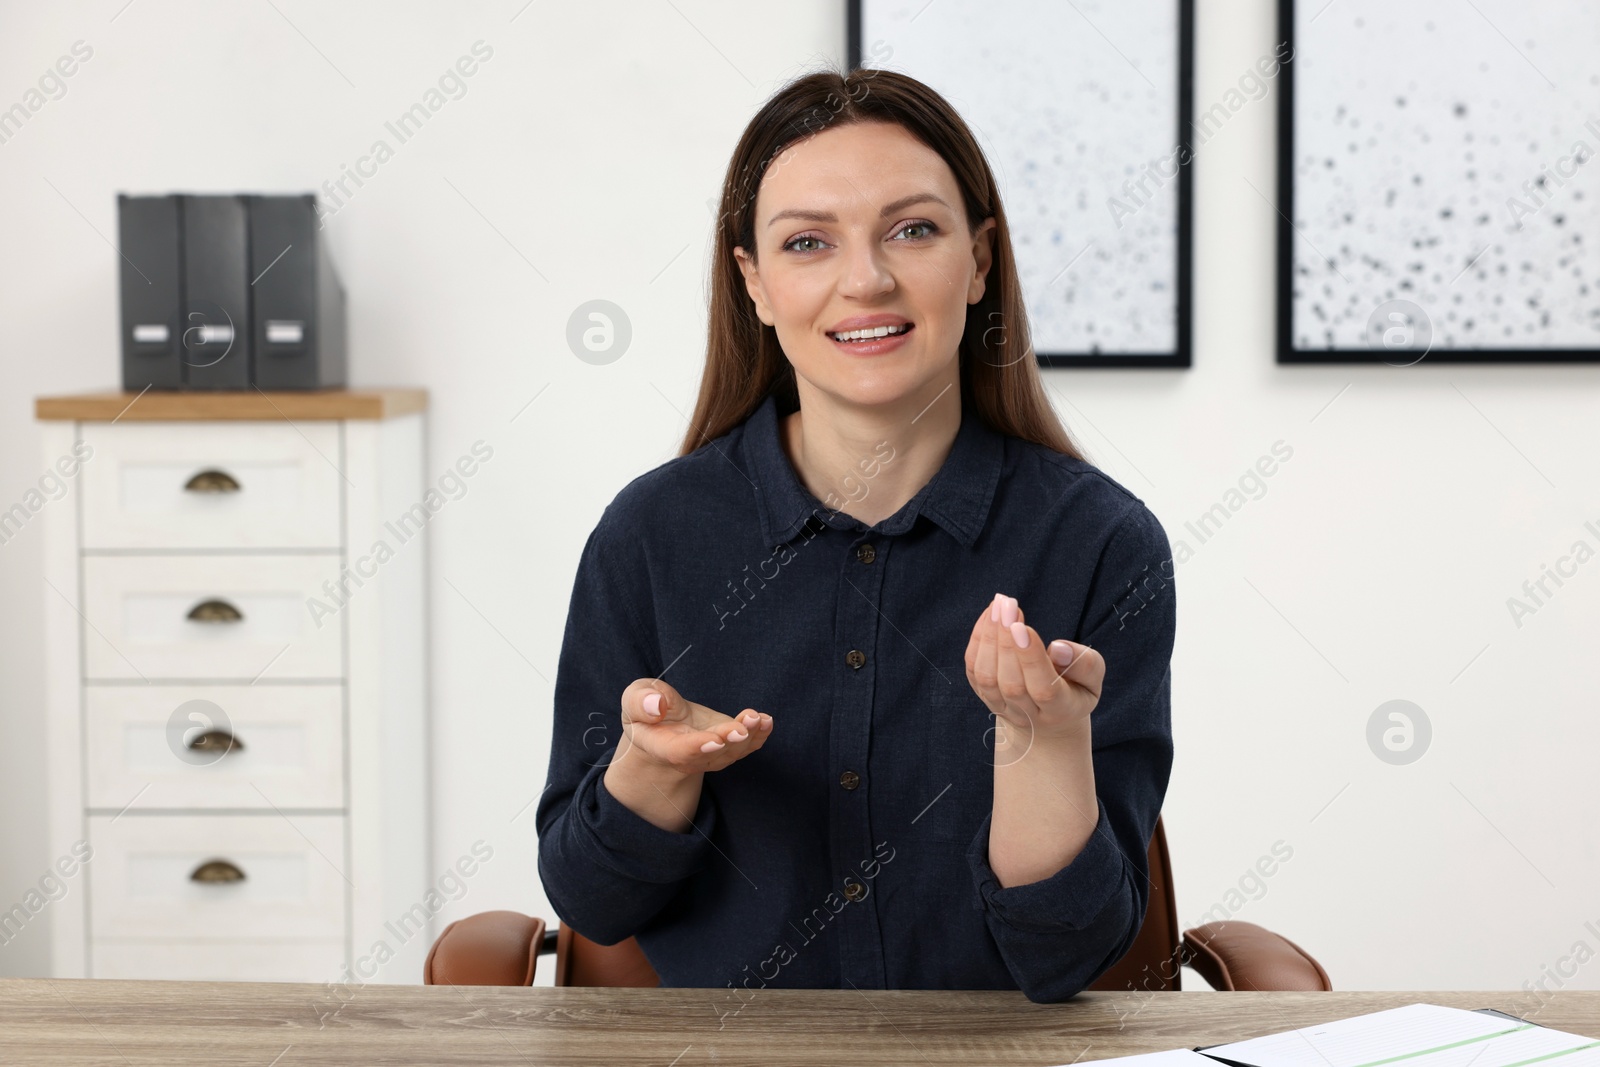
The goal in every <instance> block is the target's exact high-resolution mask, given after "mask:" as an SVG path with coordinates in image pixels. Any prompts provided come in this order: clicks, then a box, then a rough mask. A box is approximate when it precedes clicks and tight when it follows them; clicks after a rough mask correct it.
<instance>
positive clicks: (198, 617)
mask: <svg viewBox="0 0 1600 1067" xmlns="http://www.w3.org/2000/svg"><path fill="white" fill-rule="evenodd" d="M189 618H191V619H193V620H194V621H195V622H239V621H241V620H242V619H243V618H244V613H243V612H241V611H240V610H239V609H238V608H236V607H234V606H233V605H232V604H230V603H228V602H227V601H226V600H202V601H201V602H200V603H198V604H196V605H195V606H194V607H192V608H190V609H189Z"/></svg>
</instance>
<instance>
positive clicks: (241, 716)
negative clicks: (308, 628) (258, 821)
mask: <svg viewBox="0 0 1600 1067" xmlns="http://www.w3.org/2000/svg"><path fill="white" fill-rule="evenodd" d="M343 696H344V691H343V689H342V688H341V687H340V686H337V685H264V684H263V685H254V686H251V685H227V686H164V685H157V686H145V685H135V686H120V685H112V686H88V687H86V689H85V694H84V699H85V712H86V715H87V725H88V730H87V738H86V743H87V747H88V754H89V765H88V772H89V773H88V802H89V806H90V807H91V808H106V809H111V810H112V811H121V810H122V808H123V807H124V806H125V805H127V804H128V803H129V802H130V801H132V800H133V799H134V797H138V802H137V803H136V804H135V805H134V808H133V809H132V812H131V813H137V812H139V811H143V810H146V809H149V808H265V809H267V810H269V811H270V810H271V809H272V808H273V807H278V808H342V807H343V806H344V776H343V767H344V760H343V756H344V748H343V745H344V732H343V723H344V708H343ZM230 739H231V740H230ZM120 823H121V820H119V821H118V824H119V825H120Z"/></svg>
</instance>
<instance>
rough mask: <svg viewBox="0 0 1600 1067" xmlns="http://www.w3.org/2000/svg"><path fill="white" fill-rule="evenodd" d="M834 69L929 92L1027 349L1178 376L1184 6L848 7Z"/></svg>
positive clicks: (1186, 328) (886, 0) (1186, 251)
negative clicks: (907, 82)
mask: <svg viewBox="0 0 1600 1067" xmlns="http://www.w3.org/2000/svg"><path fill="white" fill-rule="evenodd" d="M848 18H849V24H848V33H849V61H850V65H851V67H852V68H855V67H861V66H867V67H879V68H887V69H892V70H897V71H900V72H902V73H905V74H909V75H911V76H912V77H914V78H917V79H918V80H920V81H923V82H926V83H928V84H929V85H931V86H932V87H933V88H935V89H937V90H938V91H939V92H940V93H941V94H942V95H943V96H944V97H945V98H946V99H948V100H949V101H950V103H951V104H952V105H953V106H954V107H955V109H956V110H957V111H958V112H959V113H960V114H961V116H962V117H963V118H964V119H965V120H966V121H967V124H968V125H969V126H971V127H972V130H973V133H974V134H975V135H976V136H977V137H978V140H979V143H980V144H981V145H982V147H983V150H984V153H985V155H987V157H988V159H989V165H990V166H991V167H992V168H993V169H994V172H995V180H996V181H997V183H998V184H999V186H1000V195H1001V198H1002V202H1003V203H1004V204H1005V208H1006V216H1007V219H1008V221H1009V222H1010V227H1011V239H1012V245H1013V247H1014V249H1015V253H1016V259H1017V270H1018V274H1019V276H1020V281H1021V285H1022V290H1023V296H1024V299H1025V301H1026V303H1027V307H1028V320H1029V325H1030V328H1031V332H1032V335H1033V347H1034V353H1035V355H1036V357H1037V359H1038V361H1039V363H1040V364H1042V365H1044V366H1052V367H1187V366H1190V365H1191V356H1190V353H1191V344H1190V322H1189V319H1190V288H1191V286H1190V240H1191V229H1192V227H1191V216H1192V205H1193V193H1192V189H1191V180H1190V171H1191V167H1190V166H1189V162H1190V158H1191V155H1192V149H1191V147H1190V143H1189V137H1190V108H1191V95H1192V89H1191V83H1192V78H1193V68H1194V5H1193V0H1073V2H1072V3H1061V2H1060V0H992V2H986V3H981V4H978V3H943V4H941V3H930V2H929V0H850V5H849V13H848Z"/></svg>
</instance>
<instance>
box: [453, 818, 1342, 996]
mask: <svg viewBox="0 0 1600 1067" xmlns="http://www.w3.org/2000/svg"><path fill="white" fill-rule="evenodd" d="M1150 881H1151V883H1152V886H1153V888H1152V889H1151V892H1150V903H1149V906H1148V907H1147V908H1146V910H1145V916H1144V925H1143V926H1142V927H1140V929H1139V936H1138V937H1137V938H1135V939H1134V942H1133V946H1132V947H1131V948H1129V949H1128V952H1127V954H1126V955H1124V956H1123V957H1122V959H1121V960H1119V961H1118V962H1117V963H1116V964H1115V965H1114V966H1112V968H1111V969H1110V970H1108V971H1107V972H1106V973H1105V974H1103V975H1101V976H1100V978H1099V979H1098V980H1096V981H1095V983H1094V984H1093V985H1092V986H1090V987H1089V988H1091V989H1101V990H1113V991H1114V990H1121V991H1124V992H1126V991H1129V990H1133V991H1138V992H1144V991H1156V990H1171V989H1177V988H1178V980H1179V976H1180V973H1181V972H1180V970H1179V968H1180V967H1182V966H1184V965H1187V966H1190V967H1192V968H1194V969H1195V971H1197V972H1198V973H1199V974H1200V976H1201V977H1202V978H1204V979H1205V980H1206V981H1207V982H1209V983H1211V986H1212V987H1213V988H1214V989H1250V990H1268V989H1332V988H1333V986H1332V985H1331V984H1330V983H1329V981H1328V972H1327V971H1324V970H1323V969H1322V965H1321V964H1320V963H1318V962H1317V961H1316V960H1314V959H1312V958H1311V956H1310V955H1309V954H1307V953H1306V952H1305V951H1303V950H1302V949H1301V948H1300V946H1298V945H1296V944H1295V943H1294V942H1293V941H1290V940H1288V939H1287V938H1285V937H1280V936H1279V935H1277V934H1275V933H1272V932H1271V931H1270V930H1264V929H1262V928H1261V927H1259V926H1256V925H1255V924H1254V923H1246V922H1237V921H1233V920H1229V921H1226V922H1215V923H1206V924H1205V925H1203V926H1197V927H1195V928H1194V929H1193V930H1186V931H1184V934H1183V938H1182V939H1181V940H1180V939H1179V937H1178V910H1177V905H1176V903H1175V901H1174V897H1173V891H1172V861H1171V859H1170V858H1169V857H1168V855H1167V838H1166V833H1165V831H1164V830H1163V829H1162V826H1161V820H1160V819H1157V820H1156V829H1155V833H1154V834H1153V835H1152V836H1151V838H1150ZM552 953H553V954H554V955H555V958H556V973H555V984H556V985H558V986H640V987H646V986H650V987H653V986H659V985H660V984H661V980H660V978H658V977H657V976H656V972H655V971H654V969H652V968H651V966H650V961H649V960H647V959H646V958H645V955H644V952H643V951H642V950H641V949H640V948H639V943H638V942H637V941H635V940H634V939H633V938H631V937H630V938H628V939H627V940H625V941H619V942H618V943H617V944H615V945H601V944H597V943H595V942H593V941H590V940H589V939H588V938H586V937H584V936H583V935H582V934H580V933H578V932H577V931H575V930H573V929H572V928H571V927H569V926H561V927H560V928H559V930H558V931H557V932H554V933H550V932H547V931H546V929H545V922H544V920H543V919H535V918H532V917H530V916H527V915H522V914H519V913H518V912H514V911H486V912H482V913H480V914H478V915H470V916H468V917H467V918H465V919H458V920H456V921H455V922H453V923H451V924H450V925H449V926H447V927H445V928H444V932H443V933H441V934H440V935H439V938H438V940H436V941H435V942H434V943H433V948H431V949H430V950H429V951H428V960H427V963H426V964H424V965H423V970H422V980H423V982H425V983H426V984H428V985H532V984H533V974H534V969H535V967H536V966H537V964H538V959H539V957H540V956H544V955H549V954H552Z"/></svg>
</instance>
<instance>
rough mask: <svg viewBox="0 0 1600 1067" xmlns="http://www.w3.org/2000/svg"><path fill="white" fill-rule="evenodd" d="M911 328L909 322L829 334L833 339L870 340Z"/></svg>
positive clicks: (903, 331)
mask: <svg viewBox="0 0 1600 1067" xmlns="http://www.w3.org/2000/svg"><path fill="white" fill-rule="evenodd" d="M909 329H911V324H910V323H905V324H903V325H900V326H876V327H874V328H872V329H870V330H846V331H845V332H844V333H835V334H829V335H828V336H830V337H832V338H833V339H834V340H835V341H871V340H875V339H877V338H879V337H888V336H889V335H891V334H900V333H905V332H906V331H907V330H909Z"/></svg>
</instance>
